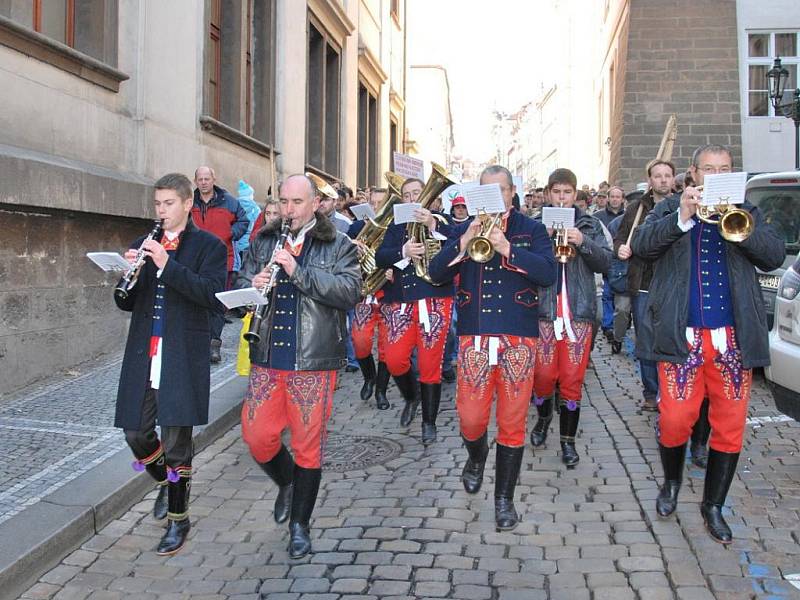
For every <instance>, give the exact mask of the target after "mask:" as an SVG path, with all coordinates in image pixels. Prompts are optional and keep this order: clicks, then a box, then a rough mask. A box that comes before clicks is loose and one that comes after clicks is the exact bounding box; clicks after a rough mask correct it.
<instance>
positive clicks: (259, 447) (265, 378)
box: [242, 365, 336, 469]
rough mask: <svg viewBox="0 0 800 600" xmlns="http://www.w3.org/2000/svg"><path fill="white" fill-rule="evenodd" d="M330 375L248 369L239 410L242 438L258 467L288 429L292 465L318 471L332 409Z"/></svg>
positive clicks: (269, 457)
mask: <svg viewBox="0 0 800 600" xmlns="http://www.w3.org/2000/svg"><path fill="white" fill-rule="evenodd" d="M335 387H336V371H280V370H278V369H269V368H266V367H261V366H258V365H251V369H250V384H249V386H248V388H247V393H246V394H245V397H244V404H243V405H242V438H243V439H244V441H245V443H246V444H247V445H248V446H249V448H250V453H251V454H252V455H253V458H255V459H256V460H257V461H258V462H260V463H264V462H268V461H270V460H272V458H273V457H274V456H275V455H276V454H277V453H278V450H280V448H281V433H282V432H283V430H284V429H286V427H289V430H290V432H291V438H292V442H291V445H292V451H293V453H294V461H295V463H297V464H298V465H299V466H301V467H303V468H305V469H319V468H320V467H321V465H322V450H323V446H324V444H325V438H326V435H327V431H326V427H327V423H328V418H329V417H330V415H331V408H332V406H333V391H334V388H335Z"/></svg>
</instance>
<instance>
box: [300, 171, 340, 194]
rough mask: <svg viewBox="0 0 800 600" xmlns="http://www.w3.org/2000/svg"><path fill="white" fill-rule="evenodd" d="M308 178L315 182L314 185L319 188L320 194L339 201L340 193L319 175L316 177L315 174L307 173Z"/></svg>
mask: <svg viewBox="0 0 800 600" xmlns="http://www.w3.org/2000/svg"><path fill="white" fill-rule="evenodd" d="M305 175H306V177H308V178H309V179H310V180H311V181H313V182H314V185H316V186H317V189H318V190H319V193H320V194H322V195H323V196H327V197H328V198H330V199H331V200H338V199H339V193H338V192H337V191H336V190H335V189H334V188H333V186H332V185H331V184H330V183H328V182H327V181H325V180H324V179H323V178H322V177H320V176H319V175H315V174H314V173H306V174H305Z"/></svg>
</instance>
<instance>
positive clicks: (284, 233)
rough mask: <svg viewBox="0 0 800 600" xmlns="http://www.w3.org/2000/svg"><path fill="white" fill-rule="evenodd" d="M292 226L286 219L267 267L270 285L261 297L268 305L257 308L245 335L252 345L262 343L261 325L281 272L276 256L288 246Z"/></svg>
mask: <svg viewBox="0 0 800 600" xmlns="http://www.w3.org/2000/svg"><path fill="white" fill-rule="evenodd" d="M290 226H291V220H290V219H286V220H284V221H283V223H282V224H281V234H280V236H279V237H278V243H277V244H275V249H274V250H273V251H272V256H271V257H270V259H269V262H268V263H267V265H266V267H265V268H267V269H269V274H270V277H269V283H267V285H265V286H264V287H263V288H261V290H260V291H261V295H262V296H264V298H266V299H267V303H266V304H259V305H258V306H256V307H255V308H254V309H253V310H252V312H251V317H250V327H248V329H247V331H246V332H245V334H244V336H243V337H244V339H245V340H247V341H248V342H250V343H251V344H258V343H259V342H260V341H261V334H260V333H259V332H258V331H259V329H261V323H262V322H263V321H264V317H266V316H267V313H268V312H269V309H270V306H269V297H270V292H271V291H272V288H273V287H274V286H275V279H277V276H278V271H280V269H281V266H280V265H279V264H278V263H276V262H275V256H276V255H277V254H278V252H279V251H280V250H281V249H282V248H283V247H284V246H285V245H286V239H287V238H288V237H289V227H290Z"/></svg>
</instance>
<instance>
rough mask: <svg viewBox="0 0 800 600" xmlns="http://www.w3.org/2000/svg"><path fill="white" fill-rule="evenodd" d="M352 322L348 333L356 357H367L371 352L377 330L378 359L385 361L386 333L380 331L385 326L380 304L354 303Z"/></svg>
mask: <svg viewBox="0 0 800 600" xmlns="http://www.w3.org/2000/svg"><path fill="white" fill-rule="evenodd" d="M353 312H354V315H355V316H354V318H353V324H352V326H351V328H350V335H351V336H352V338H353V350H354V351H355V354H356V358H357V359H362V358H367V357H368V356H369V355H371V354H372V344H373V341H374V340H375V330H376V329H377V331H378V360H379V361H380V362H386V353H385V344H386V335H385V334H383V333H382V331H381V330H382V329H383V328H384V327H385V325H384V322H383V319H382V318H381V305H380V304H375V303H371V304H368V303H366V302H359V303H358V304H356V307H355V309H354V310H353Z"/></svg>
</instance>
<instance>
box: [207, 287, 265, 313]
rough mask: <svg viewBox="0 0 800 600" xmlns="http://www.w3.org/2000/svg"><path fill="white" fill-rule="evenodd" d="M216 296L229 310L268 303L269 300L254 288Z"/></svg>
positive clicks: (220, 293) (231, 291)
mask: <svg viewBox="0 0 800 600" xmlns="http://www.w3.org/2000/svg"><path fill="white" fill-rule="evenodd" d="M214 295H215V296H216V297H217V300H219V301H220V302H222V303H223V304H224V305H225V306H226V307H227V308H238V307H240V306H252V305H254V304H266V303H267V298H265V297H264V296H262V295H261V292H260V291H258V290H257V289H256V288H254V287H248V288H242V289H241V290H230V291H228V292H218V293H216V294H214Z"/></svg>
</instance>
